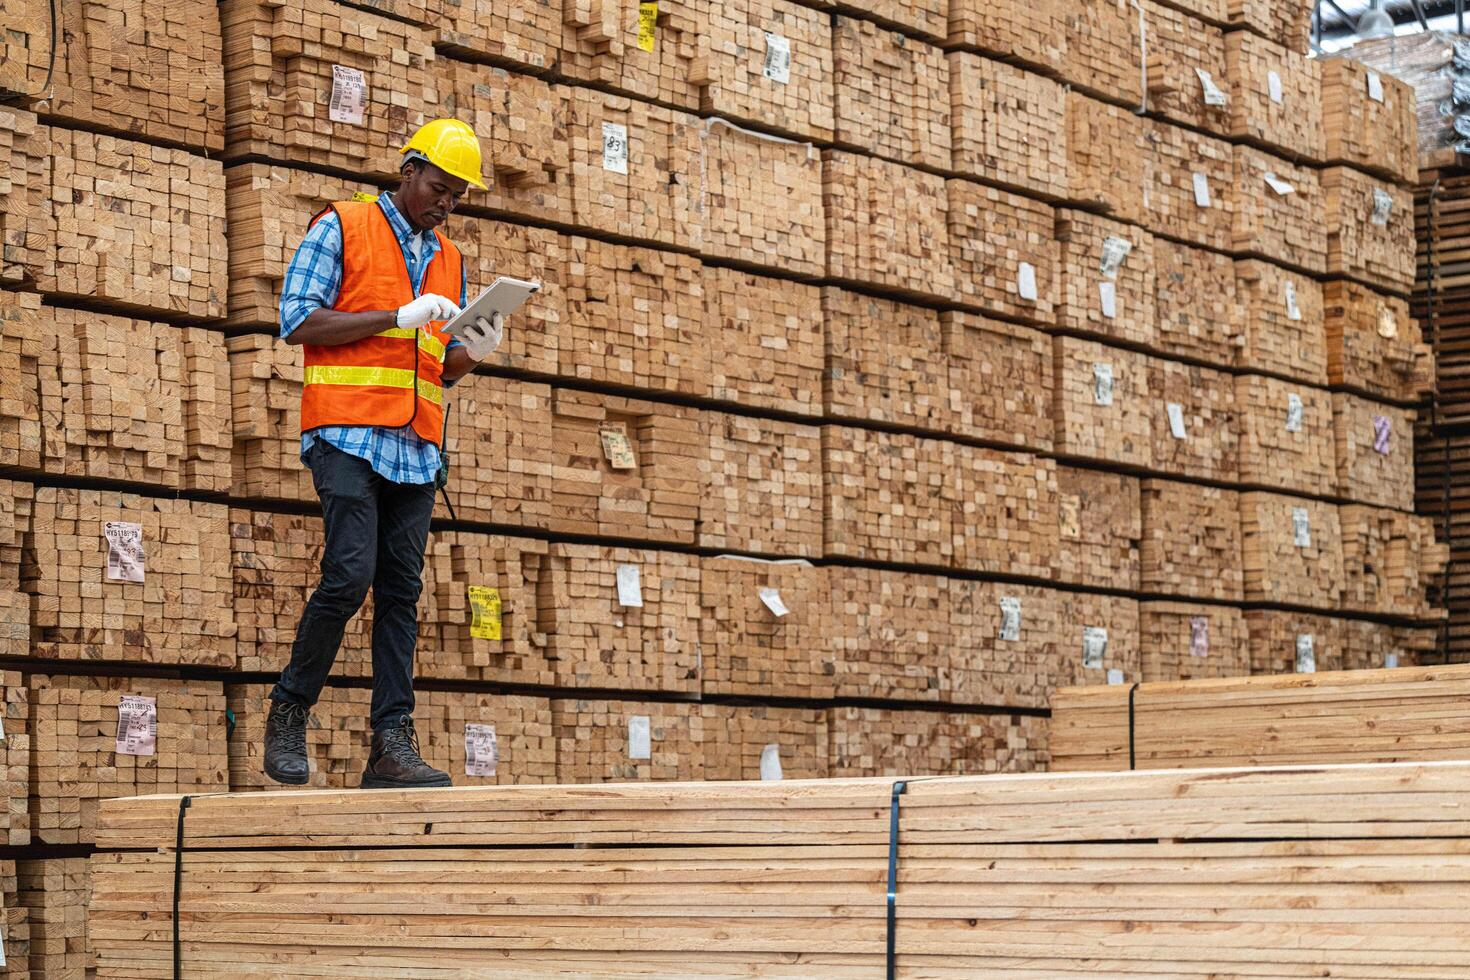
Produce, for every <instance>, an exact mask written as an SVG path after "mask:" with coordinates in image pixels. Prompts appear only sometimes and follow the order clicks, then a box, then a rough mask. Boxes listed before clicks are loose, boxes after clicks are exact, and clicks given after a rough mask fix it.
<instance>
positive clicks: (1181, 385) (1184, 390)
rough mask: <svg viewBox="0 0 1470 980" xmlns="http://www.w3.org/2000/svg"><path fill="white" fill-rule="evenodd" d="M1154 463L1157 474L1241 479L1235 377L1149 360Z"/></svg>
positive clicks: (1201, 368)
mask: <svg viewBox="0 0 1470 980" xmlns="http://www.w3.org/2000/svg"><path fill="white" fill-rule="evenodd" d="M1148 368H1149V380H1148V387H1149V395H1150V398H1151V400H1152V409H1151V412H1150V425H1151V428H1152V429H1153V449H1152V455H1153V467H1154V469H1156V470H1158V471H1159V472H1161V473H1168V474H1170V475H1178V476H1186V477H1196V478H1200V479H1206V480H1223V481H1227V482H1230V483H1234V482H1236V481H1238V480H1239V479H1240V432H1239V421H1238V416H1237V413H1236V409H1235V379H1234V378H1233V377H1231V376H1230V375H1229V374H1226V373H1225V372H1224V371H1215V370H1211V369H1210V368H1207V367H1199V366H1198V365H1194V364H1182V363H1180V362H1178V361H1165V360H1162V359H1159V358H1152V357H1151V358H1149V359H1148Z"/></svg>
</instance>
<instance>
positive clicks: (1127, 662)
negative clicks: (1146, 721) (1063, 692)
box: [1051, 592, 1139, 687]
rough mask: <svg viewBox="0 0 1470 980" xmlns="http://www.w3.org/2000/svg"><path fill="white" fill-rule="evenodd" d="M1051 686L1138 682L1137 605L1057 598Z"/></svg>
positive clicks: (1077, 595) (1084, 596)
mask: <svg viewBox="0 0 1470 980" xmlns="http://www.w3.org/2000/svg"><path fill="white" fill-rule="evenodd" d="M1056 637H1057V639H1056V643H1057V654H1056V656H1055V657H1054V658H1053V660H1052V678H1051V680H1052V686H1053V687H1067V686H1070V685H1074V684H1124V683H1129V682H1132V681H1136V680H1138V669H1139V667H1138V664H1139V661H1138V656H1139V654H1138V603H1137V602H1135V601H1134V600H1132V599H1120V598H1116V597H1114V596H1106V595H1093V594H1091V593H1087V592H1058V593H1057V629H1056Z"/></svg>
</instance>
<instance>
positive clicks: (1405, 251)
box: [1322, 167, 1415, 293]
mask: <svg viewBox="0 0 1470 980" xmlns="http://www.w3.org/2000/svg"><path fill="white" fill-rule="evenodd" d="M1322 197H1323V201H1324V202H1325V204H1326V210H1325V213H1324V215H1323V218H1324V221H1325V222H1326V225H1327V273H1328V274H1329V275H1331V276H1334V277H1338V276H1341V277H1344V278H1347V279H1355V280H1357V281H1358V282H1361V283H1363V284H1364V285H1368V286H1373V287H1374V288H1376V289H1382V290H1385V291H1387V292H1392V293H1407V292H1409V291H1410V290H1411V289H1413V288H1414V268H1415V266H1414V198H1413V195H1412V194H1410V193H1409V192H1408V191H1407V190H1405V189H1404V188H1402V187H1399V186H1397V185H1395V184H1391V183H1389V182H1387V181H1383V180H1379V179H1377V178H1375V177H1370V176H1368V175H1367V174H1362V173H1359V172H1358V171H1356V170H1354V169H1352V168H1351V167H1328V168H1326V169H1325V170H1323V171H1322Z"/></svg>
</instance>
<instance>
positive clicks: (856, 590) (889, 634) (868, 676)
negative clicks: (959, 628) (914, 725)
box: [824, 568, 962, 701]
mask: <svg viewBox="0 0 1470 980" xmlns="http://www.w3.org/2000/svg"><path fill="white" fill-rule="evenodd" d="M829 575H830V576H831V578H830V582H831V590H832V606H831V608H832V621H831V625H830V627H829V631H828V633H827V637H826V641H825V644H824V645H825V647H826V648H827V649H829V650H830V651H831V656H832V660H833V665H834V668H835V671H836V694H837V696H838V697H844V698H883V699H886V700H893V701H947V700H949V696H950V668H951V664H952V663H953V659H954V656H955V654H957V653H960V652H961V650H962V648H961V647H959V646H958V645H957V644H956V642H955V639H956V638H955V637H954V636H953V634H952V626H951V598H952V595H953V593H952V592H951V588H952V587H953V586H954V585H956V584H958V583H956V582H955V581H952V580H949V579H943V578H937V577H935V576H933V575H923V574H920V573H917V572H894V571H889V570H887V569H878V568H832V569H829Z"/></svg>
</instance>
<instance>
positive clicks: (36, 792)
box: [28, 674, 229, 844]
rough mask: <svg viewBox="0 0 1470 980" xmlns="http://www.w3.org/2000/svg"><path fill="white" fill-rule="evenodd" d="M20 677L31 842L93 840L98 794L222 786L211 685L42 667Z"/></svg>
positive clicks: (219, 694)
mask: <svg viewBox="0 0 1470 980" xmlns="http://www.w3.org/2000/svg"><path fill="white" fill-rule="evenodd" d="M28 682H29V684H30V703H31V723H30V728H29V732H30V736H31V778H32V780H33V784H32V787H31V835H32V837H33V838H34V839H35V840H37V841H40V842H42V843H46V844H77V843H83V844H85V843H91V842H92V841H93V840H94V839H95V838H94V836H93V834H94V832H95V831H96V828H97V804H98V802H99V801H100V800H105V799H111V798H113V797H116V796H146V795H148V794H150V793H218V792H221V791H223V790H226V789H228V788H229V787H228V783H227V782H226V779H225V775H226V772H227V771H228V768H229V760H228V757H227V750H226V741H225V739H226V736H225V696H224V688H223V687H222V686H221V685H220V684H219V683H215V682H209V681H178V680H160V679H155V678H131V679H130V678H125V677H52V676H46V675H42V674H31V675H29V680H28Z"/></svg>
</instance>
